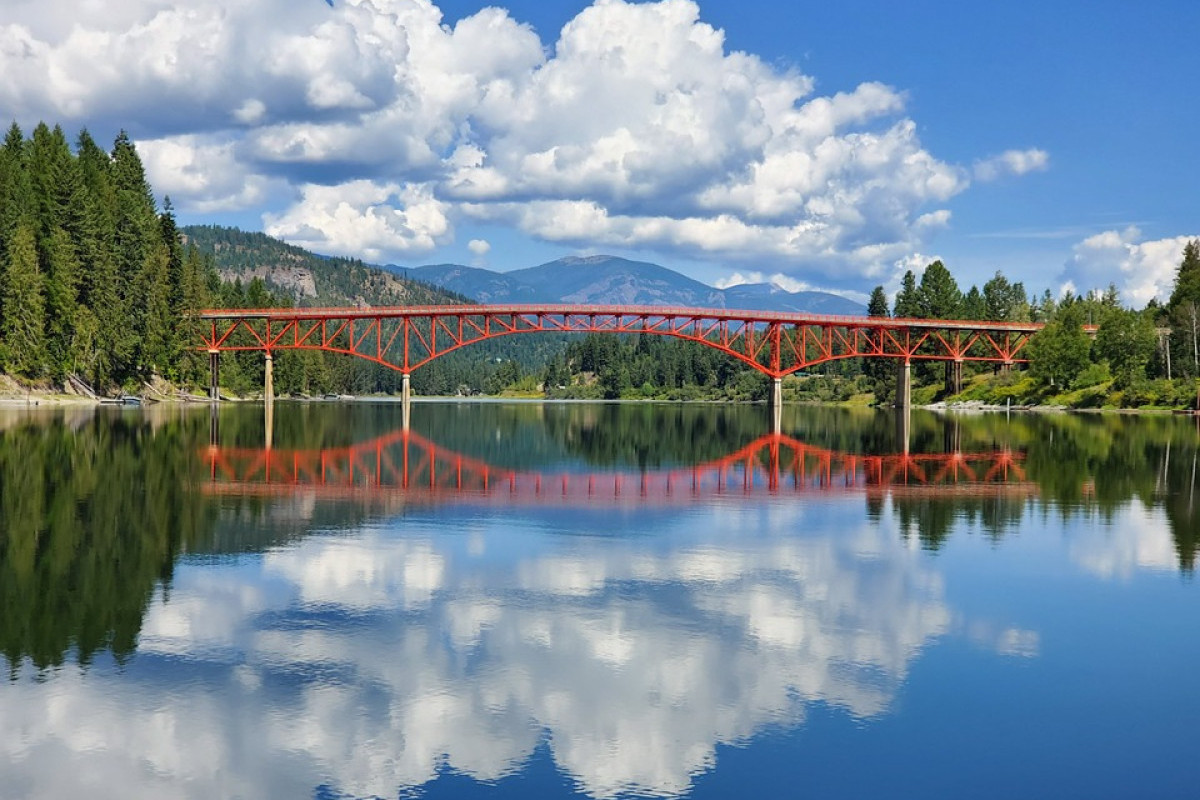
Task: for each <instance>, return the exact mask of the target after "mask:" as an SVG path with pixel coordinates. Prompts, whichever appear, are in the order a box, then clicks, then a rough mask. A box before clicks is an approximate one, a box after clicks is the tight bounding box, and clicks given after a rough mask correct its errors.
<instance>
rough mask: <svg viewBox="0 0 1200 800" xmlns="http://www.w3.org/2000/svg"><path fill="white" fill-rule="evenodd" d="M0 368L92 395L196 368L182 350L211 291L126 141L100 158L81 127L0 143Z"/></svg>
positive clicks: (212, 283) (186, 374) (181, 377)
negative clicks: (78, 381) (71, 132)
mask: <svg viewBox="0 0 1200 800" xmlns="http://www.w3.org/2000/svg"><path fill="white" fill-rule="evenodd" d="M0 266H2V267H3V268H2V269H0V365H2V368H3V370H4V371H6V372H8V373H9V374H12V375H16V376H20V377H22V378H26V379H45V380H50V381H54V382H56V383H58V384H62V383H63V382H64V381H65V379H66V378H67V377H68V376H70V375H75V376H79V377H81V378H82V379H83V380H85V381H87V382H89V383H90V384H92V385H93V386H96V387H97V388H99V389H101V390H112V389H115V388H119V387H131V386H138V385H140V384H141V383H143V382H145V381H147V380H149V379H151V377H153V376H162V377H164V378H167V379H168V380H171V381H178V382H182V383H187V382H189V381H196V380H197V379H198V377H199V370H200V369H201V368H202V367H203V366H204V365H203V364H202V363H201V362H202V359H200V358H199V357H198V354H196V353H194V352H193V351H191V350H189V348H188V346H187V344H188V342H189V341H190V340H191V337H192V335H193V334H194V333H195V331H194V321H192V320H190V319H189V318H188V316H187V314H186V313H185V310H186V309H191V308H200V307H203V306H204V305H205V304H206V303H207V302H208V300H209V298H210V296H211V295H212V293H213V292H214V291H216V290H217V289H218V288H219V287H218V285H217V281H216V276H215V273H213V272H212V271H211V269H209V268H208V267H207V266H206V264H205V263H204V261H203V259H201V258H200V257H199V256H198V254H197V253H195V252H194V251H185V249H184V247H183V245H182V242H181V240H180V237H179V233H178V231H177V229H176V226H175V217H174V214H173V212H172V210H171V206H170V203H169V201H168V202H164V205H163V208H162V210H161V211H160V210H159V209H158V207H157V204H156V203H155V200H154V196H153V194H152V193H151V190H150V185H149V184H148V183H147V181H146V174H145V170H144V169H143V166H142V162H141V160H140V158H139V157H138V154H137V151H136V149H135V148H134V145H133V142H132V141H130V139H129V137H128V136H127V135H126V134H124V133H121V134H120V135H119V136H117V138H116V141H115V142H114V143H113V147H112V150H111V151H105V150H103V149H101V147H100V146H99V145H97V143H96V142H95V140H94V139H92V137H91V135H90V134H89V133H88V132H87V131H86V130H85V131H83V132H81V133H80V134H79V136H78V138H77V140H76V142H75V147H74V149H72V148H71V146H70V145H69V144H68V141H67V138H66V136H65V135H64V134H63V131H62V129H61V128H60V127H55V128H53V129H51V128H50V127H48V126H47V125H45V124H41V125H38V126H37V128H35V129H34V131H33V135H32V136H31V137H29V138H25V136H24V135H23V133H22V131H21V129H20V128H19V127H18V126H17V125H16V124H15V123H14V124H13V125H12V127H10V128H9V130H8V133H7V135H6V136H5V138H4V143H3V146H2V147H0Z"/></svg>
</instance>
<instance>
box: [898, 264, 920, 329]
mask: <svg viewBox="0 0 1200 800" xmlns="http://www.w3.org/2000/svg"><path fill="white" fill-rule="evenodd" d="M920 313H921V309H920V304H919V302H918V299H917V276H916V275H914V274H913V271H912V270H911V269H910V270H908V271H907V272H905V273H904V278H903V280H901V282H900V291H899V292H897V293H896V305H895V311H894V313H893V314H892V316H894V317H902V318H906V319H912V318H915V317H917V316H919V315H920Z"/></svg>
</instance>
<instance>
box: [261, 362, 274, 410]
mask: <svg viewBox="0 0 1200 800" xmlns="http://www.w3.org/2000/svg"><path fill="white" fill-rule="evenodd" d="M266 360H267V368H266V372H265V374H264V377H263V402H264V403H266V404H267V405H271V404H272V403H273V402H275V359H274V358H273V357H272V356H271V354H270V353H267V359H266Z"/></svg>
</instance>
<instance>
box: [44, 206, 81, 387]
mask: <svg viewBox="0 0 1200 800" xmlns="http://www.w3.org/2000/svg"><path fill="white" fill-rule="evenodd" d="M78 284H79V264H78V260H77V259H76V257H75V247H74V245H73V244H72V243H71V237H70V236H68V235H67V232H66V231H64V230H63V229H62V228H58V227H55V228H54V230H53V232H52V233H51V234H50V239H49V240H48V241H47V242H46V279H45V285H46V323H45V331H46V366H47V367H48V368H49V372H50V374H51V375H52V376H53V377H55V378H61V377H62V376H63V375H64V374H66V373H67V372H70V371H72V365H73V363H74V361H75V353H74V352H73V342H74V337H75V325H76V320H77V317H78V315H79V309H78V304H77V302H76V298H77V295H78Z"/></svg>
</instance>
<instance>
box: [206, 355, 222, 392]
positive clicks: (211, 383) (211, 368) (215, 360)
mask: <svg viewBox="0 0 1200 800" xmlns="http://www.w3.org/2000/svg"><path fill="white" fill-rule="evenodd" d="M220 378H221V351H220V350H209V351H208V399H209V400H211V401H212V402H214V403H215V402H217V401H218V400H220V399H221V389H220Z"/></svg>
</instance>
